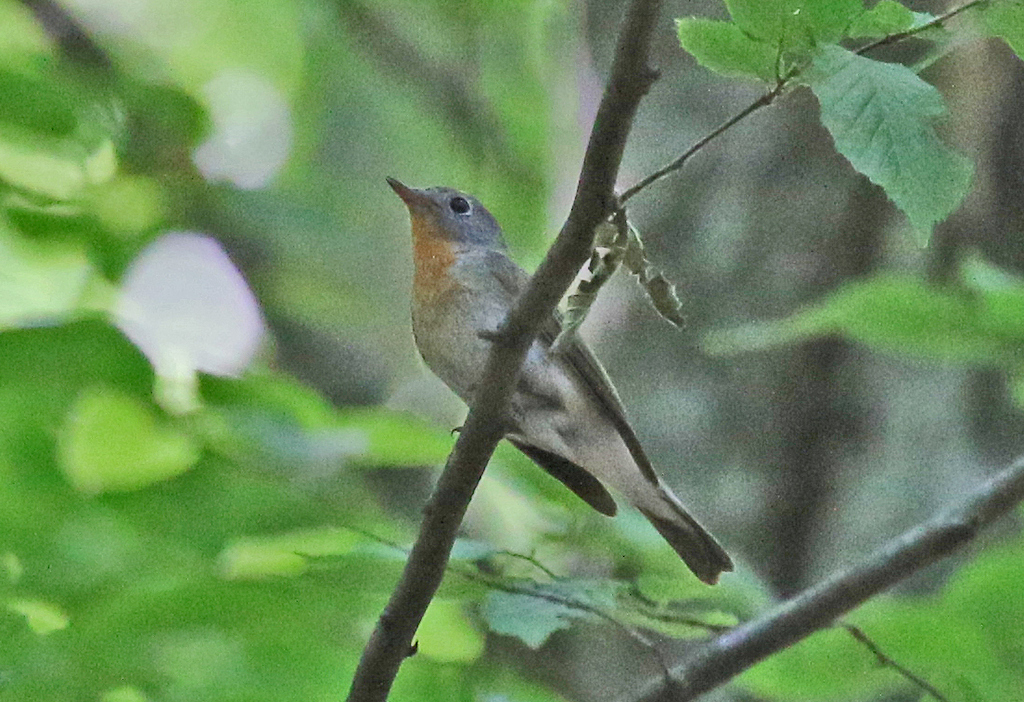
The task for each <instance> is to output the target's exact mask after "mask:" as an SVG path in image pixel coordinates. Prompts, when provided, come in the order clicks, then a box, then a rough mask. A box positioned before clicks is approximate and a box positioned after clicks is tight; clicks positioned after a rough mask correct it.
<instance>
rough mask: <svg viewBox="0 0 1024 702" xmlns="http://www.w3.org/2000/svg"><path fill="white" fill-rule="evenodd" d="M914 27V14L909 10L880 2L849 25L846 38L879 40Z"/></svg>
mask: <svg viewBox="0 0 1024 702" xmlns="http://www.w3.org/2000/svg"><path fill="white" fill-rule="evenodd" d="M913 25H914V13H913V12H911V11H910V8H908V7H906V6H904V5H902V4H900V3H898V2H895V0H881V2H879V3H878V4H877V5H875V6H874V7H872V8H871V9H870V10H867V11H866V12H864V14H862V15H860V16H859V17H857V18H856V19H854V20H853V23H852V24H851V25H850V28H849V30H848V31H847V34H848V36H850V37H854V38H864V39H869V38H881V37H884V36H888V35H889V34H898V33H899V32H905V31H907V30H908V29H910V28H911V27H912V26H913Z"/></svg>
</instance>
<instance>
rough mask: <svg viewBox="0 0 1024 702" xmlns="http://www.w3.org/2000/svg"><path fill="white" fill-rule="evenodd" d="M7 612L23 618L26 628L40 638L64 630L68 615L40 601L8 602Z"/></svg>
mask: <svg viewBox="0 0 1024 702" xmlns="http://www.w3.org/2000/svg"><path fill="white" fill-rule="evenodd" d="M6 606H7V610H8V611H9V612H13V613H15V614H20V615H22V616H23V617H25V621H26V622H28V626H29V628H30V629H32V631H34V632H35V633H36V634H39V635H40V636H46V635H47V634H52V633H53V632H55V631H60V630H61V629H66V628H67V626H68V623H69V621H70V620H69V619H68V615H67V614H65V613H64V611H63V610H61V608H60V607H58V606H56V605H54V604H51V603H50V602H42V601H40V600H10V601H8V602H7V605H6Z"/></svg>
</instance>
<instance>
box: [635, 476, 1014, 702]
mask: <svg viewBox="0 0 1024 702" xmlns="http://www.w3.org/2000/svg"><path fill="white" fill-rule="evenodd" d="M1022 500H1024V458H1018V459H1017V460H1016V461H1015V462H1014V463H1013V465H1011V466H1010V467H1009V468H1006V469H1005V470H1003V471H1002V472H1000V473H998V474H996V475H995V476H994V477H992V478H990V479H989V480H988V481H986V482H985V483H983V484H982V485H980V486H979V487H978V488H977V489H976V490H975V491H974V492H973V493H972V494H971V495H970V496H969V497H968V498H967V499H966V500H965V501H964V502H962V503H961V504H959V505H957V506H956V507H954V508H952V509H949V510H946V511H944V512H943V513H941V514H939V515H937V516H936V517H934V518H932V519H931V520H929V521H928V522H925V523H924V524H922V525H921V526H918V527H917V528H915V529H912V530H910V531H908V532H905V533H904V534H902V535H901V536H899V537H897V538H896V539H894V540H893V541H891V542H889V543H888V544H886V545H885V546H883V547H882V548H880V549H879V550H878V551H876V552H875V553H874V554H872V555H871V556H870V557H868V558H867V559H866V560H865V561H863V562H862V563H861V564H859V565H858V566H856V567H853V568H850V569H848V570H846V571H844V572H841V573H838V574H836V575H834V576H832V577H830V578H828V579H827V580H825V581H824V582H822V583H820V584H818V585H816V586H814V587H812V588H809V589H807V590H805V591H804V592H803V593H801V594H800V595H798V596H797V597H794V598H793V599H791V600H787V601H786V602H783V603H781V604H779V605H778V606H776V607H775V608H773V609H771V610H769V611H768V612H765V613H764V614H763V615H761V616H760V617H758V618H756V619H753V620H751V621H749V622H747V623H745V624H742V625H740V626H738V627H736V628H735V629H733V630H731V631H729V632H727V633H725V634H723V635H721V636H719V637H718V638H716V639H713V640H712V641H709V642H708V643H707V644H705V645H704V646H702V647H701V649H699V650H698V651H697V652H695V654H694V655H693V656H692V657H691V658H690V659H689V660H687V661H685V662H684V663H683V664H681V665H679V666H676V667H675V668H673V669H672V681H673V683H672V685H671V689H672V692H673V695H674V696H673V698H672V699H673V700H674V702H687V701H688V700H692V699H695V698H696V697H698V696H699V695H701V694H703V693H705V692H707V691H709V690H712V689H714V688H716V687H719V686H721V685H723V684H725V683H726V682H728V681H729V680H731V679H732V678H733V677H734V676H736V675H738V674H739V673H741V672H743V671H744V670H746V669H748V668H750V667H751V666H753V665H754V664H755V663H758V662H760V661H762V660H764V659H765V658H767V657H769V656H771V655H773V654H775V653H778V652H779V651H781V650H782V649H784V648H786V647H788V646H791V645H792V644H794V643H796V642H797V641H800V640H802V639H804V638H806V637H808V636H810V635H811V634H812V633H814V632H815V631H818V630H820V629H823V628H825V627H828V626H830V625H832V623H833V622H834V621H835V620H836V619H837V618H838V617H840V616H842V615H843V614H845V613H846V612H849V611H850V610H852V609H853V608H855V607H857V606H858V605H860V604H861V603H863V602H864V601H866V600H867V599H869V598H871V597H873V596H874V595H877V594H878V593H879V592H882V591H883V590H886V589H887V588H889V587H891V586H892V585H894V584H895V583H897V582H899V581H900V580H903V579H904V578H906V577H908V576H909V575H911V574H912V573H915V572H917V571H919V570H921V569H922V568H924V567H925V566H927V565H929V564H931V563H933V562H935V561H937V560H939V559H940V558H944V557H946V556H948V555H950V554H952V553H953V552H955V551H956V550H957V549H959V548H960V547H962V546H963V545H965V544H966V543H968V542H969V541H971V540H972V539H974V538H975V536H977V534H978V533H979V532H980V530H981V528H982V527H985V526H987V525H988V524H990V523H991V522H993V521H994V520H995V519H996V518H997V517H1000V516H1002V515H1004V514H1006V513H1007V512H1009V511H1010V510H1012V509H1013V508H1014V507H1016V506H1017V505H1018V504H1019V503H1020V502H1021V501H1022ZM664 691H665V685H664V683H663V682H662V681H657V682H655V683H654V684H652V685H650V686H648V687H647V688H646V689H645V690H643V691H641V692H640V694H639V695H636V696H635V697H633V696H631V697H630V698H628V699H630V700H631V702H653V701H654V700H657V699H660V696H661V695H662V694H663V693H664Z"/></svg>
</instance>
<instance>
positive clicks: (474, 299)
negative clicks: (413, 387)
mask: <svg viewBox="0 0 1024 702" xmlns="http://www.w3.org/2000/svg"><path fill="white" fill-rule="evenodd" d="M387 180H388V184H389V185H390V186H391V187H392V189H394V191H395V192H396V193H397V194H398V196H399V197H400V198H402V200H403V201H404V202H405V204H406V207H408V209H409V217H410V220H411V222H412V238H413V258H414V260H415V274H414V279H413V300H412V329H413V335H414V336H415V339H416V346H417V347H418V348H419V351H420V354H421V355H422V356H423V360H424V361H425V362H426V364H427V367H428V368H430V370H431V371H432V372H433V373H434V374H435V375H437V376H438V377H439V378H440V379H441V380H442V381H444V383H445V384H446V385H447V386H448V387H449V388H451V389H452V391H454V392H455V394H456V395H458V396H459V397H460V398H462V400H463V401H464V402H466V403H467V404H468V403H470V402H471V401H472V400H473V396H474V394H475V391H476V385H477V382H478V379H479V378H480V376H481V374H482V373H483V369H484V365H485V363H486V359H487V354H488V351H489V346H490V342H489V341H487V336H488V334H493V333H494V332H495V331H496V330H497V329H498V326H499V325H500V324H501V322H502V321H503V320H504V319H505V315H506V314H507V313H508V311H509V309H510V308H511V306H512V304H513V302H514V301H515V299H516V298H517V297H518V296H519V294H520V293H521V292H522V290H523V288H524V287H525V286H526V283H527V282H528V280H529V276H528V275H527V273H526V272H525V271H524V270H523V269H522V268H520V267H519V266H517V265H516V264H515V263H513V262H512V260H511V259H510V258H509V257H508V254H507V248H506V246H505V241H504V239H503V237H502V231H501V227H500V226H499V225H498V222H497V221H496V220H495V219H494V217H493V216H492V215H491V213H490V212H488V211H487V209H486V208H484V206H483V205H481V204H480V202H479V201H478V200H477V199H476V198H474V197H472V196H470V195H467V194H465V193H462V192H459V191H458V190H453V189H451V188H426V189H422V190H420V189H417V188H410V187H408V186H406V185H403V184H402V183H401V182H399V181H397V180H395V179H394V178H388V179H387ZM559 329H560V325H559V322H558V320H557V318H556V317H555V316H554V315H553V316H552V317H551V319H550V320H548V321H547V323H546V324H545V325H544V326H543V329H542V331H541V333H540V334H539V336H538V338H537V340H536V341H535V342H534V343H533V345H532V346H531V348H530V349H529V350H528V352H527V355H526V360H525V362H524V364H523V369H522V373H521V375H520V377H519V383H518V386H517V388H516V391H515V393H514V394H513V396H512V398H511V400H510V406H509V408H508V415H509V429H508V431H507V433H506V435H505V438H506V439H508V441H510V442H511V443H512V445H513V446H515V447H516V448H518V449H519V450H520V451H522V452H523V453H525V454H526V455H527V456H528V457H529V458H530V459H531V460H533V461H534V462H535V463H537V464H538V465H539V466H540V467H541V468H543V469H545V470H546V471H547V472H548V473H550V474H551V475H552V476H554V477H555V478H557V479H558V480H560V481H561V482H562V483H563V484H565V486H566V487H568V488H569V489H570V490H572V491H573V492H574V493H576V495H578V496H579V497H580V498H582V499H583V500H584V501H585V502H587V503H588V504H589V505H590V506H591V507H593V508H594V509H596V510H597V511H598V512H600V513H602V514H606V515H608V516H614V515H615V512H616V504H615V501H614V499H612V496H611V495H610V494H609V492H608V490H607V489H606V488H605V485H606V484H607V485H610V486H612V487H613V488H615V489H616V490H617V491H618V492H620V493H622V494H623V495H624V496H625V497H626V499H628V500H629V502H630V503H631V504H632V505H633V506H634V507H636V508H637V509H638V510H640V512H641V513H642V514H643V515H644V516H645V517H646V518H647V519H648V521H650V522H651V524H653V525H654V528H655V529H657V530H658V532H660V533H661V535H662V536H663V537H664V538H665V540H666V541H668V543H669V544H670V545H671V546H672V548H673V549H675V551H676V553H678V554H679V556H680V557H681V558H682V559H683V561H684V562H685V563H686V565H687V566H689V568H690V570H692V571H693V572H694V574H695V575H696V576H697V577H698V578H700V579H701V580H702V581H704V582H706V583H708V584H709V585H713V584H715V583H716V582H717V581H718V576H719V575H720V574H721V573H722V572H723V571H730V570H732V567H733V565H732V561H731V560H730V559H729V556H728V554H726V552H725V551H724V550H723V549H722V547H721V546H720V545H719V544H718V542H717V541H715V539H714V537H713V536H711V534H709V533H708V532H707V531H705V529H704V528H703V527H702V526H701V525H700V524H698V523H697V520H695V519H694V518H693V517H691V516H690V515H689V514H688V513H687V511H686V510H685V509H684V508H683V506H682V504H681V503H680V502H679V499H678V498H677V497H676V496H675V495H674V494H672V491H671V490H669V488H668V487H667V486H666V485H665V484H664V483H663V482H662V481H661V480H660V479H659V478H658V476H657V475H656V474H655V472H654V469H653V468H652V467H651V462H650V461H649V460H648V459H647V456H646V455H645V454H644V451H643V449H642V448H641V447H640V442H639V440H638V439H637V437H636V434H635V433H634V432H633V429H632V428H631V427H630V425H629V423H628V422H627V421H626V417H625V411H624V410H623V407H622V402H621V401H620V400H619V396H618V394H617V393H616V392H615V389H614V388H613V387H612V384H611V381H610V380H609V378H608V375H607V373H605V371H604V368H602V367H601V364H600V363H599V362H598V360H597V359H596V358H595V357H594V355H593V354H592V353H591V351H590V349H589V348H587V346H586V345H585V344H584V343H583V342H582V341H581V340H579V339H574V340H572V341H571V342H570V343H569V344H567V345H566V346H564V347H563V348H562V349H560V350H558V351H557V352H552V351H550V347H551V343H552V342H553V341H554V339H555V338H556V337H557V335H558V332H559Z"/></svg>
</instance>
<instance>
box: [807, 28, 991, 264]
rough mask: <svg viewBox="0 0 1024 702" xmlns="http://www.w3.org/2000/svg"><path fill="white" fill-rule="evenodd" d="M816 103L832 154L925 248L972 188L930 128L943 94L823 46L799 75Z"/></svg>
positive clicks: (967, 171) (905, 71) (961, 165)
mask: <svg viewBox="0 0 1024 702" xmlns="http://www.w3.org/2000/svg"><path fill="white" fill-rule="evenodd" d="M802 79H803V80H806V82H807V84H808V85H809V86H810V88H811V90H813V91H814V94H815V96H816V97H817V98H818V102H819V103H820V105H821V121H822V123H823V124H824V125H825V127H826V128H827V129H828V130H829V132H830V133H831V134H832V139H833V140H834V141H835V145H836V149H838V150H839V152H840V153H841V154H842V155H843V156H845V157H846V158H847V159H848V160H849V161H850V163H851V164H852V165H853V167H854V168H856V169H857V170H858V171H860V172H861V173H863V174H864V175H866V176H867V177H868V178H870V179H871V181H872V182H873V183H875V184H877V185H880V186H882V188H884V189H885V192H886V194H887V195H888V196H889V198H890V199H891V200H892V201H893V202H894V203H895V204H896V206H897V207H899V208H900V209H901V210H903V211H904V212H905V213H906V214H907V216H908V217H909V218H910V222H911V224H912V225H913V226H914V227H915V229H916V230H917V231H918V233H919V243H921V244H926V243H927V241H928V238H929V237H930V235H931V230H932V227H933V226H934V225H935V224H936V223H937V222H941V221H942V220H944V219H945V218H946V217H947V216H948V215H949V214H950V213H951V212H952V211H953V210H955V209H956V208H957V207H958V206H959V205H960V202H961V201H962V200H963V198H964V196H965V195H966V194H967V190H968V188H969V187H970V183H971V175H972V172H973V166H972V164H971V163H970V162H969V161H968V160H967V159H965V158H964V157H963V156H960V155H959V154H957V153H955V152H953V151H952V150H950V149H949V148H947V147H946V146H945V145H944V144H942V143H941V142H940V141H939V139H938V137H937V136H936V134H935V131H934V129H933V127H932V122H933V121H934V119H935V118H937V117H940V116H942V115H944V114H945V112H946V108H945V104H944V103H943V101H942V96H941V95H940V94H939V92H938V90H936V89H935V88H934V87H933V86H931V85H929V84H927V83H925V82H924V81H922V80H921V79H920V78H919V77H918V76H917V75H916V74H915V73H914V72H913V71H911V70H910V69H909V68H906V67H905V66H899V65H894V64H888V63H881V62H879V61H872V60H871V59H868V58H864V57H863V56H857V55H856V54H853V53H851V52H849V51H847V50H845V49H842V48H840V47H838V46H829V47H825V48H824V49H823V50H822V52H821V53H820V54H819V55H818V57H817V59H815V61H814V66H813V69H812V70H811V71H809V72H808V73H807V74H806V75H804V76H802Z"/></svg>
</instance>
